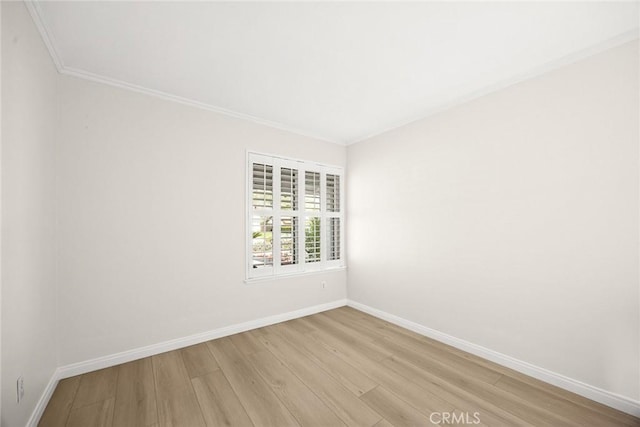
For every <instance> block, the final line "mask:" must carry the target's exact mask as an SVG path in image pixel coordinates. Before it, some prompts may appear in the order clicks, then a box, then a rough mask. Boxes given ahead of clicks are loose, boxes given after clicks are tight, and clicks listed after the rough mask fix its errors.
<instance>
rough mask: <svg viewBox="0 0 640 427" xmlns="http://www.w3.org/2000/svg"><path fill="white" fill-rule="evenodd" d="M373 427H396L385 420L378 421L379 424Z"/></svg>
mask: <svg viewBox="0 0 640 427" xmlns="http://www.w3.org/2000/svg"><path fill="white" fill-rule="evenodd" d="M373 427H394V426H393V424H391V423H390V422H389V421H387V420H385V419H384V418H383V419H381V420H380V421H378V423H377V424H376V425H375V426H373Z"/></svg>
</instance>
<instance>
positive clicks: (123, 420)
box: [113, 357, 158, 427]
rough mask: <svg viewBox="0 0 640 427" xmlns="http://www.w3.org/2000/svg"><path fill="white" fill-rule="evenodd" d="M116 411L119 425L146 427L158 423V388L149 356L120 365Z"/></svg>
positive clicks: (115, 422)
mask: <svg viewBox="0 0 640 427" xmlns="http://www.w3.org/2000/svg"><path fill="white" fill-rule="evenodd" d="M118 369H119V372H118V384H117V388H116V401H115V409H114V414H113V422H114V425H116V426H118V427H144V426H151V425H154V424H156V423H157V422H158V410H157V407H156V388H155V383H154V377H153V366H152V362H151V358H150V357H146V358H144V359H140V360H136V361H133V362H129V363H124V364H122V365H119V366H118Z"/></svg>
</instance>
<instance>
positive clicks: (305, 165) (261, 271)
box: [245, 151, 345, 282]
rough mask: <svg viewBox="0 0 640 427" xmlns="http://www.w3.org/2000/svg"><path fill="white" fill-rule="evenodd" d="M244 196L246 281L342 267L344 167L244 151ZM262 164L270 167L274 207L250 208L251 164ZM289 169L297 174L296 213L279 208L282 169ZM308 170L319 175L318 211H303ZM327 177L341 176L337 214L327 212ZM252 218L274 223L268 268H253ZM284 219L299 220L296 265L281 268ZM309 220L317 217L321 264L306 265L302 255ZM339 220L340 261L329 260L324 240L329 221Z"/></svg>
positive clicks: (303, 254) (343, 245)
mask: <svg viewBox="0 0 640 427" xmlns="http://www.w3.org/2000/svg"><path fill="white" fill-rule="evenodd" d="M245 163H246V168H247V171H246V197H245V201H246V202H245V203H246V207H245V211H246V220H245V241H246V249H245V255H246V261H245V266H246V275H245V278H246V281H247V282H251V281H257V280H264V279H272V278H276V277H281V276H288V275H294V274H307V273H313V272H321V271H326V270H330V269H339V268H344V267H345V251H344V247H345V223H344V221H345V220H344V218H345V213H344V210H345V203H344V201H345V191H344V190H345V181H344V168H341V167H338V166H330V165H323V164H319V163H316V162H310V161H305V160H298V159H291V158H286V157H283V156H278V155H272V154H264V153H257V152H253V151H247V158H246V162H245ZM254 163H261V164H267V165H272V166H273V207H272V208H265V209H254V208H253V164H254ZM282 168H290V169H296V170H297V171H298V210H286V209H282V208H281V197H280V186H281V176H280V173H281V169H282ZM307 171H312V172H319V173H320V211H319V212H317V211H306V210H305V203H304V201H305V173H306V172H307ZM327 174H332V175H338V176H339V177H340V187H339V192H340V200H339V207H340V209H339V210H340V211H339V212H328V210H327V198H326V195H327V194H326V193H327V187H326V185H327ZM254 216H271V217H272V218H273V219H272V223H273V230H272V237H273V244H272V251H273V258H272V259H273V265H272V266H269V267H260V268H253V236H252V221H253V217H254ZM283 216H285V217H287V216H297V217H298V236H297V238H298V246H297V247H298V256H297V259H298V262H297V264H290V265H281V258H280V257H281V255H282V254H281V246H280V245H281V236H280V227H281V225H280V224H281V222H280V220H281V218H282V217H283ZM309 217H319V218H320V253H321V256H320V261H317V262H306V256H305V232H304V230H305V221H306V219H307V218H309ZM329 218H339V219H340V248H339V251H340V259H337V260H328V257H329V245H328V242H327V240H328V238H327V231H328V219H329Z"/></svg>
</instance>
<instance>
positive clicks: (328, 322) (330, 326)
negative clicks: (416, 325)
mask: <svg viewBox="0 0 640 427" xmlns="http://www.w3.org/2000/svg"><path fill="white" fill-rule="evenodd" d="M309 322H310V323H312V324H314V325H316V327H317V328H318V329H322V331H324V332H327V333H329V334H331V335H332V336H334V337H335V338H337V339H339V340H341V341H343V342H345V343H347V344H349V345H353V346H357V347H358V348H359V349H361V350H362V351H366V352H367V355H368V356H369V357H370V358H372V359H374V360H376V361H377V360H382V359H386V358H387V357H389V356H391V353H390V352H389V351H388V350H387V349H386V348H384V347H382V346H379V345H377V344H376V343H375V342H373V341H372V340H369V339H368V338H366V337H363V336H362V335H361V334H359V333H357V332H355V331H353V330H352V329H349V328H347V327H345V326H344V325H343V324H342V323H340V322H337V321H335V320H333V319H332V318H331V317H329V316H327V315H325V314H324V313H319V314H317V315H315V316H312V317H311V318H309Z"/></svg>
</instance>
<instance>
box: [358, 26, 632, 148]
mask: <svg viewBox="0 0 640 427" xmlns="http://www.w3.org/2000/svg"><path fill="white" fill-rule="evenodd" d="M639 36H640V30H639V29H637V28H636V29H635V30H631V31H627V32H624V33H621V34H619V35H617V36H615V37H613V38H610V39H608V40H604V41H602V42H600V43H597V44H595V45H593V46H590V47H588V48H586V49H582V50H579V51H576V52H573V53H570V54H568V55H565V56H563V57H561V58H558V59H555V60H553V61H549V62H547V63H545V64H543V65H540V66H538V67H534V68H533V69H531V70H529V71H527V72H524V73H521V74H518V75H516V76H513V77H509V78H507V79H503V80H501V81H499V82H497V83H494V84H492V85H489V86H485V87H483V88H481V89H478V90H476V91H472V92H470V93H468V94H467V95H464V96H461V97H458V98H455V99H452V100H451V101H448V102H443V103H442V104H441V105H439V106H437V107H434V108H430V109H428V110H426V111H422V112H421V113H420V114H417V115H415V116H414V117H413V118H411V119H408V120H403V121H401V122H397V123H396V124H394V125H392V126H388V127H386V128H385V129H384V130H381V131H376V132H373V133H370V134H367V135H366V136H363V137H360V138H357V139H354V140H350V141H347V142H346V143H345V145H352V144H357V143H359V142H364V141H366V140H368V139H371V138H375V137H377V136H380V135H382V134H385V133H387V132H392V131H393V130H395V129H398V128H401V127H403V126H406V125H409V124H411V123H415V122H418V121H420V120H424V119H427V118H429V117H431V116H434V115H436V114H439V113H442V112H444V111H447V110H450V109H452V108H455V107H457V106H459V105H462V104H466V103H467V102H470V101H473V100H475V99H478V98H481V97H483V96H485V95H489V94H491V93H493V92H498V91H499V90H502V89H506V88H507V87H509V86H513V85H515V84H517V83H520V82H523V81H525V80H529V79H532V78H534V77H538V76H540V75H543V74H546V73H549V72H551V71H554V70H557V69H558V68H562V67H564V66H566V65H571V64H573V63H575V62H578V61H581V60H583V59H587V58H589V57H591V56H594V55H597V54H598V53H602V52H604V51H606V50H609V49H613V48H614V47H618V46H621V45H623V44H625V43H628V42H631V41H633V40H637V39H638V38H639Z"/></svg>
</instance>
